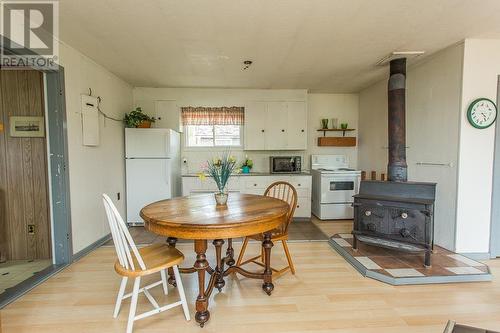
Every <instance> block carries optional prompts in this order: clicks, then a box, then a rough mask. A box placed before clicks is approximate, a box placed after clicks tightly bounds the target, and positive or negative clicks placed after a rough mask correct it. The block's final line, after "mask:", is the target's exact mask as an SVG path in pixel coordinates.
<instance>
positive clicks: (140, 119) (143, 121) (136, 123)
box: [123, 107, 156, 128]
mask: <svg viewBox="0 0 500 333" xmlns="http://www.w3.org/2000/svg"><path fill="white" fill-rule="evenodd" d="M155 120H156V119H155V118H154V117H150V116H148V115H147V114H145V113H144V112H142V108H141V107H137V108H136V109H135V110H133V111H131V112H130V113H125V118H123V121H124V122H125V126H126V127H129V128H150V127H151V123H154V122H155Z"/></svg>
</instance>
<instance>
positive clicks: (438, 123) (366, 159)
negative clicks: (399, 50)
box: [359, 44, 463, 250]
mask: <svg viewBox="0 0 500 333" xmlns="http://www.w3.org/2000/svg"><path fill="white" fill-rule="evenodd" d="M462 54H463V45H461V44H460V45H454V46H452V47H449V48H447V49H445V50H443V51H441V52H439V53H437V54H435V55H433V56H432V57H431V58H429V59H427V60H426V61H425V62H423V63H419V64H417V65H416V66H413V67H409V68H408V70H407V81H406V88H407V91H406V99H407V102H406V139H407V140H406V142H407V146H408V149H407V164H408V179H409V180H413V181H428V182H436V183H438V185H437V193H436V212H435V217H434V220H435V228H434V230H435V242H436V244H438V245H441V246H443V247H446V248H448V249H451V250H454V247H455V244H454V243H455V231H454V228H455V207H456V188H457V162H458V136H459V119H460V96H461V82H462V81H461V79H462ZM359 99H360V101H359V104H360V110H359V113H360V114H359V131H360V139H359V141H360V146H359V166H360V168H361V169H362V170H366V171H367V172H368V171H371V170H376V171H378V172H379V173H380V172H384V173H386V168H387V149H386V148H384V147H387V121H388V120H387V81H386V80H384V81H381V82H378V83H376V84H375V85H373V86H371V87H369V88H367V89H365V90H363V91H362V92H361V93H360V98H359ZM419 162H424V163H442V164H446V166H421V165H417V163H419ZM448 165H449V166H448Z"/></svg>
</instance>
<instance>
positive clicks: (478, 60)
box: [456, 39, 500, 253]
mask: <svg viewBox="0 0 500 333" xmlns="http://www.w3.org/2000/svg"><path fill="white" fill-rule="evenodd" d="M499 74H500V41H499V40H478V39H467V40H465V50H464V67H463V85H462V106H461V116H460V122H461V130H460V168H459V183H458V209H457V235H456V246H457V251H459V252H470V253H484V252H489V239H490V214H491V191H492V176H493V152H494V142H495V125H493V126H491V127H490V128H488V129H483V130H479V129H476V128H474V127H472V126H471V125H470V124H469V122H468V121H467V108H468V106H469V104H470V103H471V102H472V101H473V100H474V99H476V98H479V97H486V98H489V99H491V100H493V101H496V95H497V77H498V75H499Z"/></svg>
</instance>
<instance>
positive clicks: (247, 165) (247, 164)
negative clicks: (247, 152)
mask: <svg viewBox="0 0 500 333" xmlns="http://www.w3.org/2000/svg"><path fill="white" fill-rule="evenodd" d="M252 168H253V161H252V160H251V159H249V158H248V156H245V162H243V164H242V165H241V172H242V173H250V169H252Z"/></svg>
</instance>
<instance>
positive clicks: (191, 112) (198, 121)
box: [181, 106, 245, 125]
mask: <svg viewBox="0 0 500 333" xmlns="http://www.w3.org/2000/svg"><path fill="white" fill-rule="evenodd" d="M181 114H182V124H183V125H243V124H244V123H245V108H244V107H242V106H231V107H225V106H223V107H201V106H200V107H193V106H185V107H181Z"/></svg>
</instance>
